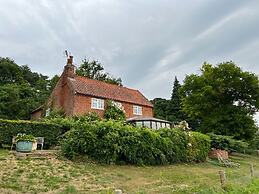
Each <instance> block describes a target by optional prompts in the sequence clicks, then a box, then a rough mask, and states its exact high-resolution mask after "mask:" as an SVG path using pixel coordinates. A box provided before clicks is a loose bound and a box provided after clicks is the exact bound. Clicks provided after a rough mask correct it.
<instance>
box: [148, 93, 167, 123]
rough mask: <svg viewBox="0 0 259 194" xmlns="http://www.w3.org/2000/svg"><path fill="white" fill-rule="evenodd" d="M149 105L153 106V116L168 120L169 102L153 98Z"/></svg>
mask: <svg viewBox="0 0 259 194" xmlns="http://www.w3.org/2000/svg"><path fill="white" fill-rule="evenodd" d="M151 103H152V104H153V105H154V116H155V117H156V118H159V119H164V120H168V119H169V117H168V111H167V109H168V106H169V100H167V99H164V98H155V99H153V100H151Z"/></svg>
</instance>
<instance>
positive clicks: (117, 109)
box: [104, 101, 126, 121]
mask: <svg viewBox="0 0 259 194" xmlns="http://www.w3.org/2000/svg"><path fill="white" fill-rule="evenodd" d="M120 105H121V104H118V103H116V102H113V101H108V102H107V107H106V109H105V112H104V118H106V119H113V120H121V121H123V120H125V119H126V115H125V111H124V109H123V106H120Z"/></svg>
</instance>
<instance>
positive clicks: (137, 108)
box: [133, 105, 142, 115]
mask: <svg viewBox="0 0 259 194" xmlns="http://www.w3.org/2000/svg"><path fill="white" fill-rule="evenodd" d="M133 114H134V115H142V107H141V106H137V105H133Z"/></svg>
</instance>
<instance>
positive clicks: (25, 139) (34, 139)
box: [15, 133, 36, 142]
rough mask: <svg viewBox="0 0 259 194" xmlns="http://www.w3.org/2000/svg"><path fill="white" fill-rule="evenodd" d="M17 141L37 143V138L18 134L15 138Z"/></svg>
mask: <svg viewBox="0 0 259 194" xmlns="http://www.w3.org/2000/svg"><path fill="white" fill-rule="evenodd" d="M15 141H16V142H18V141H30V142H36V138H35V137H34V136H33V135H26V134H25V133H18V134H17V135H16V137H15Z"/></svg>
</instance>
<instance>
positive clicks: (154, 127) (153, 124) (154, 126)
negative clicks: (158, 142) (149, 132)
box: [152, 121, 156, 129]
mask: <svg viewBox="0 0 259 194" xmlns="http://www.w3.org/2000/svg"><path fill="white" fill-rule="evenodd" d="M152 129H156V122H154V121H152Z"/></svg>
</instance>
